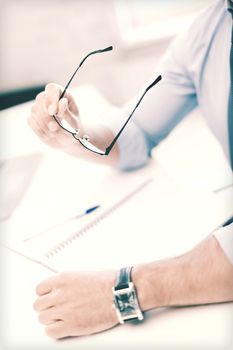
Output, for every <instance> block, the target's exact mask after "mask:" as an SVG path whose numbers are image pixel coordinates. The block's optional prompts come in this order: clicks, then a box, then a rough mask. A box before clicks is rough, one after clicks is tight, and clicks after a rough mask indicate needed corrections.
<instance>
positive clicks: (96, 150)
mask: <svg viewBox="0 0 233 350" xmlns="http://www.w3.org/2000/svg"><path fill="white" fill-rule="evenodd" d="M111 50H112V46H109V47H106V48H105V49H101V50H96V51H92V52H90V53H89V54H88V55H86V56H85V57H84V58H83V60H82V61H81V63H80V64H79V66H78V68H77V69H76V70H75V72H74V73H73V75H72V76H71V78H70V80H69V81H68V83H67V84H66V86H65V88H64V90H63V92H62V94H61V96H60V97H59V100H61V99H62V98H63V97H64V95H65V93H66V90H67V89H68V86H69V85H70V83H71V81H72V80H73V78H74V76H75V75H76V73H77V71H78V70H79V68H80V67H81V66H82V64H83V63H84V61H85V60H86V59H87V58H88V57H89V56H91V55H94V54H96V53H102V52H106V51H111ZM161 79H162V77H161V75H159V76H158V77H157V78H156V79H155V80H154V81H153V82H152V83H151V84H150V85H149V86H148V87H147V88H146V90H145V91H144V93H143V94H142V96H141V98H140V99H139V101H138V102H137V104H136V106H135V107H134V109H133V111H132V112H131V114H130V116H129V117H128V119H127V120H126V122H125V123H124V125H123V126H122V128H121V129H120V130H119V132H118V133H117V135H116V136H115V137H114V139H113V140H112V142H111V143H110V145H109V146H108V147H107V148H106V149H105V150H101V149H99V148H97V147H96V146H95V145H93V144H92V143H91V142H90V140H89V137H88V136H87V135H85V136H83V137H79V132H80V130H79V129H77V130H76V129H75V128H73V127H72V126H71V125H70V124H69V123H68V122H67V121H66V120H65V119H61V118H60V117H59V115H58V114H55V115H53V118H54V119H55V121H56V122H57V123H58V124H59V126H60V127H61V128H62V129H64V130H65V131H66V132H68V133H70V134H71V135H72V136H73V137H74V138H75V139H76V140H77V141H79V142H80V143H81V145H82V146H83V147H85V148H86V149H88V150H89V151H91V152H94V153H96V154H99V155H102V156H104V155H105V156H107V155H108V154H109V153H110V151H111V149H112V148H113V146H114V145H115V143H116V141H117V139H118V138H119V136H120V135H121V133H122V131H123V130H124V128H125V127H126V125H127V124H128V122H129V120H130V119H131V117H132V116H133V114H134V112H135V110H136V108H137V107H138V106H139V104H140V102H141V101H142V99H143V97H144V96H145V94H146V93H147V91H149V90H150V89H151V88H152V87H153V86H154V85H156V84H157V83H158V82H159V81H160V80H161Z"/></svg>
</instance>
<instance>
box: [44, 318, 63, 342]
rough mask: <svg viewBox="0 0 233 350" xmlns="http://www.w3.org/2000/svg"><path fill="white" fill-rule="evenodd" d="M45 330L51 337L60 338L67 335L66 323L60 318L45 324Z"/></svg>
mask: <svg viewBox="0 0 233 350" xmlns="http://www.w3.org/2000/svg"><path fill="white" fill-rule="evenodd" d="M45 332H46V334H47V335H48V336H49V337H51V338H53V339H61V338H64V337H67V336H68V335H69V334H68V331H67V329H66V324H65V322H64V321H62V320H59V321H56V322H54V323H51V324H49V325H47V326H46V328H45Z"/></svg>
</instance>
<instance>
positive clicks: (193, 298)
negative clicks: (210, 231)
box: [34, 236, 233, 339]
mask: <svg viewBox="0 0 233 350" xmlns="http://www.w3.org/2000/svg"><path fill="white" fill-rule="evenodd" d="M115 278H116V271H102V272H95V271H93V272H65V273H62V274H59V275H56V276H54V277H51V278H49V279H47V280H46V281H44V282H42V283H40V285H39V286H38V287H37V294H38V298H37V300H36V301H35V304H34V308H35V310H36V311H37V312H38V313H39V320H40V322H41V323H42V324H44V325H45V327H46V333H47V334H48V335H49V336H51V337H53V338H55V339H59V338H63V337H67V336H81V335H86V334H91V333H96V332H100V331H103V330H107V329H109V328H111V327H114V326H115V325H117V324H118V321H117V317H116V314H115V311H114V309H113V307H112V292H111V288H112V286H113V285H114V281H115ZM132 278H133V282H134V284H135V286H136V289H137V294H138V299H139V304H140V306H141V308H142V310H143V311H146V310H150V309H154V308H157V307H163V306H178V305H196V304H206V303H207V304H209V303H218V302H228V301H233V265H232V264H231V263H230V262H229V261H228V259H227V258H226V256H225V254H224V252H223V250H222V248H221V247H220V245H219V244H218V241H217V240H216V238H215V237H214V236H209V237H207V238H206V239H205V240H204V241H202V242H201V243H200V244H199V245H197V246H196V247H194V248H193V249H192V250H191V251H189V252H187V253H186V254H184V255H182V256H179V257H175V258H171V259H167V260H163V261H155V262H151V263H147V264H143V265H137V266H135V267H134V268H133V275H132Z"/></svg>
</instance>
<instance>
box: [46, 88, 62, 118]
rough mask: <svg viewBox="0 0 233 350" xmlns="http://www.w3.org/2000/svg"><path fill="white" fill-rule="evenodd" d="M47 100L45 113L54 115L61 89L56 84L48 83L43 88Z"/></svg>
mask: <svg viewBox="0 0 233 350" xmlns="http://www.w3.org/2000/svg"><path fill="white" fill-rule="evenodd" d="M45 94H46V98H47V112H48V114H49V115H54V114H56V113H57V110H58V101H59V97H60V95H61V88H60V86H59V85H57V84H53V83H49V84H47V85H46V87H45Z"/></svg>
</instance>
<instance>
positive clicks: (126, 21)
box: [114, 0, 213, 47]
mask: <svg viewBox="0 0 233 350" xmlns="http://www.w3.org/2000/svg"><path fill="white" fill-rule="evenodd" d="M211 3H213V0H193V1H190V0H189V1H188V0H115V2H114V4H115V10H116V16H117V22H118V24H119V29H120V33H121V38H122V42H123V44H125V45H126V46H128V47H130V46H139V45H142V44H148V43H151V42H153V41H157V40H164V39H168V38H171V37H172V36H174V35H176V34H178V33H179V32H180V31H182V30H184V29H185V28H187V27H188V25H189V24H190V23H191V21H192V20H193V19H194V18H195V16H196V15H197V14H198V12H200V11H201V10H202V9H204V8H206V7H207V6H209V5H210V4H211Z"/></svg>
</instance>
